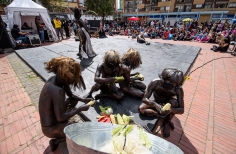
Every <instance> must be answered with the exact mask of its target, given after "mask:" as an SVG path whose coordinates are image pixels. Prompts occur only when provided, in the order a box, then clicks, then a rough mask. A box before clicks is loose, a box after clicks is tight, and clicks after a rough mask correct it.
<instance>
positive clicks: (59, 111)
mask: <svg viewBox="0 0 236 154" xmlns="http://www.w3.org/2000/svg"><path fill="white" fill-rule="evenodd" d="M45 66H46V67H45V69H46V70H47V71H48V72H52V73H54V74H55V76H52V77H51V78H49V79H48V80H47V82H46V83H45V85H44V87H43V89H42V91H41V94H40V97H39V115H40V122H41V127H42V132H43V134H44V135H45V136H47V137H49V138H52V139H51V140H50V142H49V144H50V147H51V150H52V151H54V150H55V149H56V148H57V146H58V144H59V143H60V142H62V141H64V140H65V134H64V132H63V129H64V128H65V127H66V126H67V125H70V124H71V123H72V122H69V121H68V120H69V118H71V117H72V116H74V115H75V114H78V113H79V112H81V111H87V110H88V109H89V106H88V105H86V104H85V105H82V106H80V107H79V108H75V106H76V104H77V103H78V101H82V102H84V103H87V102H89V101H91V100H92V99H84V98H81V97H79V96H76V95H74V94H73V93H72V91H71V89H70V86H73V87H74V88H76V87H77V88H79V89H86V87H85V84H84V80H83V77H82V76H81V68H80V64H79V63H78V62H76V61H75V60H73V59H72V58H68V57H59V58H53V59H52V60H51V61H49V62H47V63H45ZM65 95H67V96H68V98H67V99H65Z"/></svg>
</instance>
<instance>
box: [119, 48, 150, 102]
mask: <svg viewBox="0 0 236 154" xmlns="http://www.w3.org/2000/svg"><path fill="white" fill-rule="evenodd" d="M121 61H122V64H123V66H122V70H121V72H122V73H121V74H120V75H122V74H124V75H123V76H124V81H122V82H120V83H119V85H120V88H121V90H122V91H123V93H124V94H129V95H131V96H134V97H138V98H143V95H144V91H145V89H146V85H145V84H144V83H143V82H140V81H143V80H144V77H143V76H142V75H141V74H140V73H138V72H137V73H133V74H130V72H131V70H134V69H136V68H138V67H139V66H140V65H141V64H142V59H141V56H140V54H139V52H138V51H136V50H134V49H133V48H130V49H129V50H128V51H127V52H126V53H125V54H124V55H123V57H122V59H121Z"/></svg>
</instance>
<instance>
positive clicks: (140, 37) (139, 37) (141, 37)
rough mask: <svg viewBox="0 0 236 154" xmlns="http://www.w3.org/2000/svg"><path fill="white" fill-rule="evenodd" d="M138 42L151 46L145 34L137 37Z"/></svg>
mask: <svg viewBox="0 0 236 154" xmlns="http://www.w3.org/2000/svg"><path fill="white" fill-rule="evenodd" d="M137 42H138V43H146V45H150V43H149V42H147V41H146V40H145V38H144V35H143V33H140V34H139V35H138V36H137Z"/></svg>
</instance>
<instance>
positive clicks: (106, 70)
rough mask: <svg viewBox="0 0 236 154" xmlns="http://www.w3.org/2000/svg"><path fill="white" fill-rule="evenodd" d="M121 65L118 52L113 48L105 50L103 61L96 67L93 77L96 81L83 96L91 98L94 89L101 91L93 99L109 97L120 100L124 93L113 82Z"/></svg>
mask: <svg viewBox="0 0 236 154" xmlns="http://www.w3.org/2000/svg"><path fill="white" fill-rule="evenodd" d="M121 67H122V65H121V60H120V56H119V54H118V53H117V52H116V51H114V50H110V51H107V52H106V53H105V56H104V58H103V63H102V64H99V65H98V67H97V70H96V73H95V77H94V81H95V82H96V83H95V85H93V86H92V88H91V90H90V92H89V93H88V94H87V95H86V96H84V97H85V98H92V93H93V92H94V91H98V90H101V93H100V94H98V95H96V96H95V99H99V98H100V97H110V98H112V99H115V100H121V99H122V98H123V96H124V94H123V93H122V91H121V90H120V89H119V88H118V87H117V86H116V84H115V77H116V76H118V75H119V71H120V69H121Z"/></svg>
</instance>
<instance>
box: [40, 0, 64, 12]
mask: <svg viewBox="0 0 236 154" xmlns="http://www.w3.org/2000/svg"><path fill="white" fill-rule="evenodd" d="M40 2H41V4H42V5H43V6H44V7H46V8H47V9H48V10H49V11H50V12H60V11H61V9H62V0H40Z"/></svg>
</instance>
